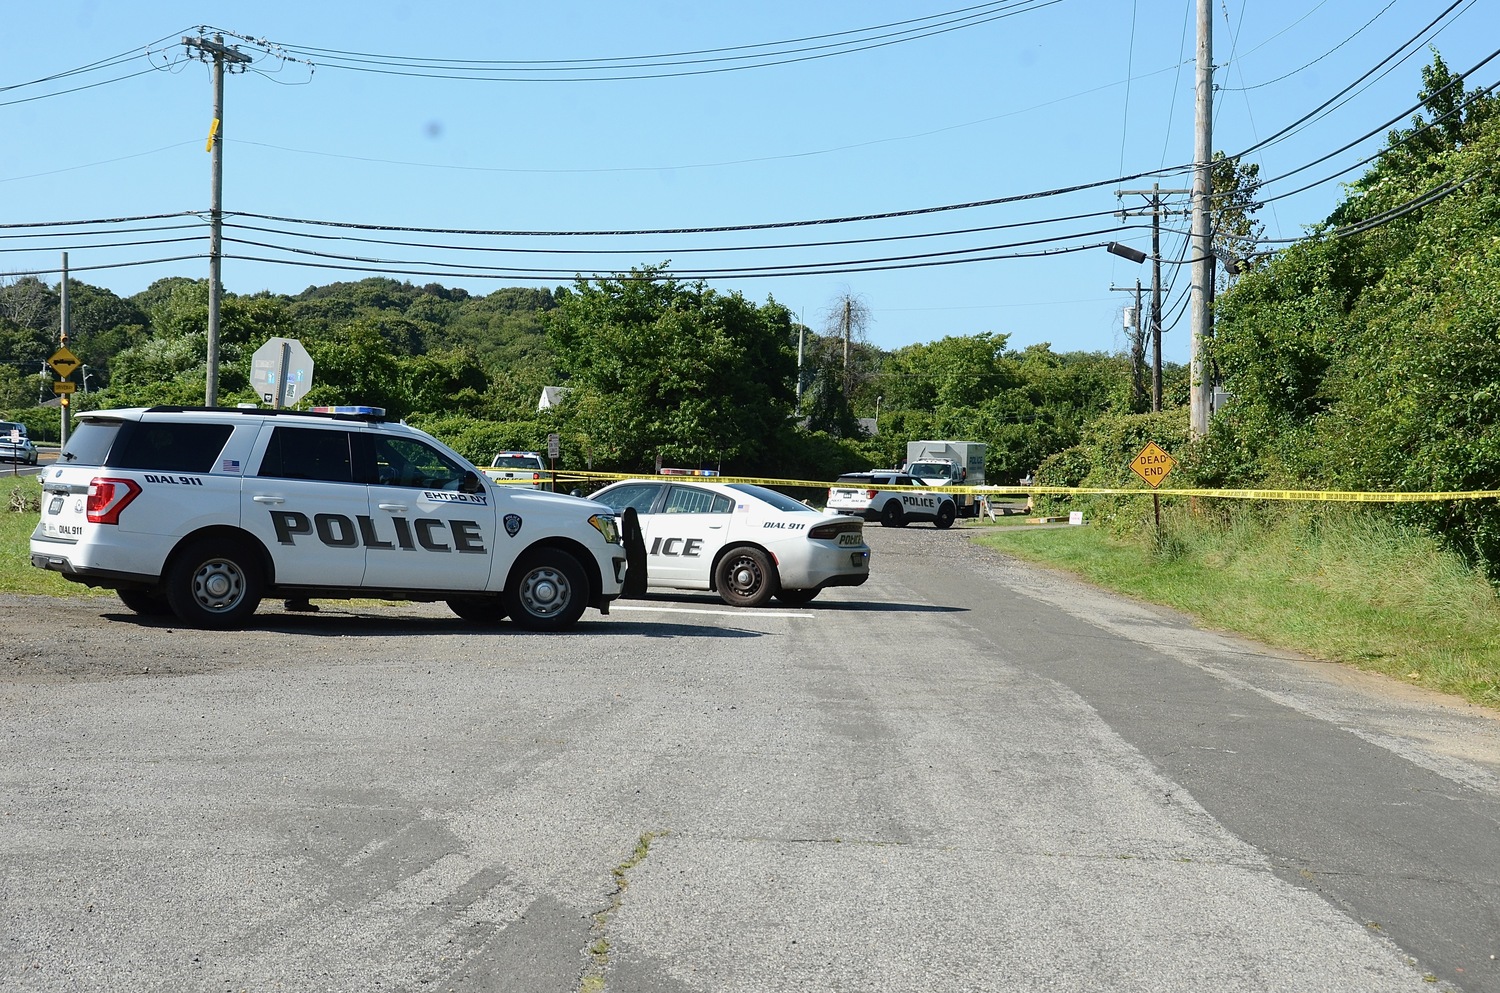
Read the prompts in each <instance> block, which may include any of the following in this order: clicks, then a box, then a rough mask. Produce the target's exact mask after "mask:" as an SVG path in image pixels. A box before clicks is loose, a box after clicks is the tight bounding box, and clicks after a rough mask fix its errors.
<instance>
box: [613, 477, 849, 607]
mask: <svg viewBox="0 0 1500 993" xmlns="http://www.w3.org/2000/svg"><path fill="white" fill-rule="evenodd" d="M593 499H595V500H597V501H599V502H600V503H602V504H605V505H607V506H609V507H612V508H614V510H615V511H616V512H617V513H619V514H621V515H622V516H625V515H627V514H628V512H630V511H633V512H634V514H635V515H636V517H637V518H638V520H639V527H640V531H641V533H642V539H643V541H644V544H645V546H646V547H645V549H644V550H641V551H639V552H638V553H637V554H639V555H640V557H641V558H642V559H643V560H644V561H645V563H646V578H645V584H644V585H645V586H648V587H652V588H658V589H663V588H664V589H679V590H713V591H715V592H717V593H718V594H719V598H720V599H721V600H723V601H724V602H725V603H727V604H730V605H731V606H735V607H758V606H760V605H762V604H764V603H766V602H767V601H769V600H770V599H771V598H772V597H775V598H777V599H778V600H781V601H782V602H783V603H794V604H801V603H807V602H809V601H810V600H812V599H813V598H814V597H816V596H817V595H818V593H819V592H821V591H822V590H824V589H827V588H828V587H830V586H860V585H862V584H863V583H864V582H865V581H866V580H867V579H869V578H870V546H869V545H867V544H865V538H864V522H863V521H861V520H860V519H859V518H857V517H846V516H841V515H839V514H825V513H822V512H820V511H817V510H813V509H812V508H811V507H808V506H806V505H804V504H801V503H798V502H797V501H796V500H793V499H792V498H791V497H789V496H787V495H786V494H784V493H778V492H776V491H775V490H771V489H766V488H765V487H763V486H754V485H751V484H749V483H714V482H708V481H706V480H697V479H694V480H693V481H691V482H689V481H687V480H683V479H681V477H675V478H661V477H657V478H655V479H626V480H622V481H621V482H618V483H611V484H610V485H608V486H606V487H604V489H602V490H600V491H599V492H597V493H595V494H594V495H593ZM627 519H628V517H627ZM632 569H634V567H633V566H632ZM638 582H639V577H637V576H634V575H632V577H631V583H632V586H634V585H635V584H636V583H638ZM632 593H633V591H632Z"/></svg>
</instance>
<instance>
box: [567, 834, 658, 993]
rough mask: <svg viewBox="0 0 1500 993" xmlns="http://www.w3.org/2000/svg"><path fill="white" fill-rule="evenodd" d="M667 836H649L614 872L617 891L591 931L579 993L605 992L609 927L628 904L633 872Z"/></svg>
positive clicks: (611, 872)
mask: <svg viewBox="0 0 1500 993" xmlns="http://www.w3.org/2000/svg"><path fill="white" fill-rule="evenodd" d="M666 835H667V832H666V831H647V832H645V833H644V834H642V835H641V836H640V838H639V839H637V840H636V843H635V849H634V850H633V851H632V852H631V853H630V857H629V858H627V859H626V860H625V861H624V862H621V863H620V864H619V865H617V866H615V867H614V868H613V869H611V870H610V877H611V878H612V879H613V880H614V884H615V885H614V889H613V890H611V891H610V893H609V901H608V903H607V904H606V905H605V906H604V909H602V910H600V911H598V912H596V913H595V914H594V922H593V924H592V925H591V926H590V928H589V944H588V956H589V961H588V965H587V966H585V967H584V970H583V976H582V978H580V979H579V981H578V993H600V991H602V990H603V989H604V976H605V973H606V972H608V970H609V959H610V943H609V923H610V921H611V920H613V919H614V916H615V914H617V913H618V912H619V910H620V907H621V906H622V905H623V904H624V902H625V891H626V889H627V888H629V886H630V873H631V871H632V870H633V869H635V868H636V866H638V865H640V864H641V863H642V862H644V861H646V856H647V855H649V854H651V843H652V842H654V841H656V839H658V838H664V837H666Z"/></svg>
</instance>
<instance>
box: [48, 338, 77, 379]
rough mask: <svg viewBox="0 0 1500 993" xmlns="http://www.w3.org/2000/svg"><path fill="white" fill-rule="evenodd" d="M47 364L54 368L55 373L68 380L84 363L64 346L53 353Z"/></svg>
mask: <svg viewBox="0 0 1500 993" xmlns="http://www.w3.org/2000/svg"><path fill="white" fill-rule="evenodd" d="M47 364H48V365H50V366H51V367H52V371H53V372H55V373H57V374H58V375H59V376H61V377H62V378H63V379H67V378H68V377H69V376H71V375H73V372H74V370H76V369H77V368H78V367H79V365H81V364H82V362H81V361H80V360H79V358H78V356H76V355H74V354H73V353H72V352H70V351H68V346H67V345H64V346H63V347H61V348H59V349H58V350H57V351H55V352H53V353H52V357H51V358H50V359H48V360H47Z"/></svg>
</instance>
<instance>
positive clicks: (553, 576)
mask: <svg viewBox="0 0 1500 993" xmlns="http://www.w3.org/2000/svg"><path fill="white" fill-rule="evenodd" d="M588 599H589V583H588V578H587V577H586V576H585V575H584V572H583V567H582V566H580V565H579V564H578V562H577V560H576V559H574V558H573V556H571V555H569V554H568V553H567V552H564V551H561V550H560V549H556V548H538V549H537V550H536V551H534V552H530V553H528V554H527V555H526V556H525V557H523V558H522V559H521V561H520V562H518V563H517V564H516V567H515V568H514V569H512V570H511V572H510V582H508V583H506V584H505V592H504V593H502V594H501V602H502V603H503V604H504V606H505V612H506V613H507V614H509V615H510V617H511V620H513V621H514V622H515V623H516V625H517V626H519V627H523V628H525V629H526V630H528V631H559V630H562V629H563V628H567V627H572V626H573V624H574V623H575V622H576V621H577V620H578V618H580V617H582V616H583V608H584V607H585V606H587V605H588Z"/></svg>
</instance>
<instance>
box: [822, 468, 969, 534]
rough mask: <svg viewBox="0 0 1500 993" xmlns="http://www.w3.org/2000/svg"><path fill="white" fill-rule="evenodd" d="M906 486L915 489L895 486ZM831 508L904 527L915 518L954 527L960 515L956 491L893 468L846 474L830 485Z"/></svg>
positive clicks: (888, 524) (829, 502)
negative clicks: (934, 487) (941, 489)
mask: <svg viewBox="0 0 1500 993" xmlns="http://www.w3.org/2000/svg"><path fill="white" fill-rule="evenodd" d="M905 486H910V487H913V489H891V487H905ZM828 509H829V510H835V511H838V512H839V513H841V514H854V515H855V516H857V517H863V518H864V519H865V520H867V521H879V522H880V525H881V527H887V528H904V527H906V525H908V524H910V523H911V522H912V521H931V522H932V523H933V525H934V526H935V527H939V528H951V527H952V526H953V522H954V521H955V520H956V519H957V518H958V503H957V501H956V500H954V498H953V494H951V493H941V492H935V491H933V490H931V489H930V488H927V487H924V486H923V484H922V481H921V480H920V479H916V478H914V477H912V476H908V475H905V474H903V473H899V472H893V471H891V470H889V469H887V470H885V471H881V470H878V469H876V470H872V471H870V472H846V473H844V474H843V475H842V476H840V477H839V478H838V480H837V481H836V482H835V483H834V485H832V486H830V487H829V488H828Z"/></svg>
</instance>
